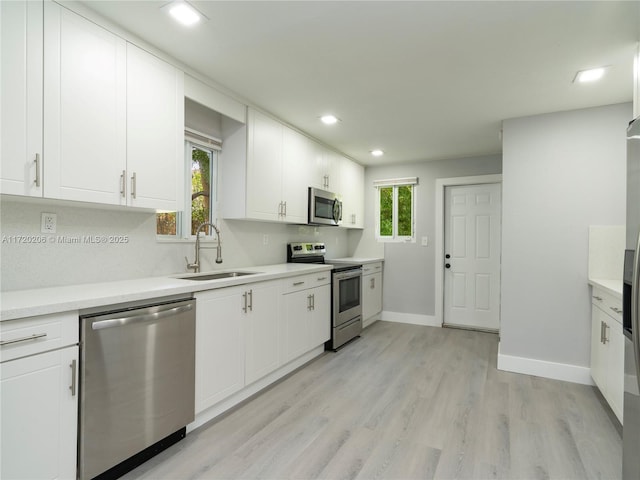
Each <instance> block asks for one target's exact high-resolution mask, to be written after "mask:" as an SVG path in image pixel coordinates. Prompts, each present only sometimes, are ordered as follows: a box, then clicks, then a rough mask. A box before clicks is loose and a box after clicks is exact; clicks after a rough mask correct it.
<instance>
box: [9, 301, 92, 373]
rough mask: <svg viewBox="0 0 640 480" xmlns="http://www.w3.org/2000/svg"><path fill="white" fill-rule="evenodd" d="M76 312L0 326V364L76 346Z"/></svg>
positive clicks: (77, 322) (77, 321) (77, 329)
mask: <svg viewBox="0 0 640 480" xmlns="http://www.w3.org/2000/svg"><path fill="white" fill-rule="evenodd" d="M79 329H80V324H79V320H78V312H76V311H74V312H64V313H57V314H53V315H41V316H37V317H29V318H21V319H18V320H8V321H6V322H2V323H0V362H6V361H8V360H14V359H16V358H20V357H24V356H27V355H34V354H36V353H41V352H46V351H49V350H55V349H57V348H61V347H66V346H69V345H74V344H76V343H78V332H79Z"/></svg>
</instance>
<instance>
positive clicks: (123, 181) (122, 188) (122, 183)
mask: <svg viewBox="0 0 640 480" xmlns="http://www.w3.org/2000/svg"><path fill="white" fill-rule="evenodd" d="M126 192H127V171H126V170H122V175H120V195H122V198H125V197H126V196H127V193H126Z"/></svg>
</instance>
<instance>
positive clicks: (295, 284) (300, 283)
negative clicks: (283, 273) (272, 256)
mask: <svg viewBox="0 0 640 480" xmlns="http://www.w3.org/2000/svg"><path fill="white" fill-rule="evenodd" d="M299 285H304V282H293V286H294V287H297V286H299Z"/></svg>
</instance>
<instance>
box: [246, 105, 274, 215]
mask: <svg viewBox="0 0 640 480" xmlns="http://www.w3.org/2000/svg"><path fill="white" fill-rule="evenodd" d="M248 120H249V133H248V146H247V192H246V195H247V217H248V218H253V219H257V220H276V221H277V220H280V219H281V215H280V212H281V203H282V201H283V200H282V135H283V126H282V124H280V123H278V122H277V121H275V120H273V119H271V118H269V117H267V116H265V115H263V114H261V113H259V112H256V111H255V110H249V118H248Z"/></svg>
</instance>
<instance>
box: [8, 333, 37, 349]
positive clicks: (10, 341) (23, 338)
mask: <svg viewBox="0 0 640 480" xmlns="http://www.w3.org/2000/svg"><path fill="white" fill-rule="evenodd" d="M46 336H47V334H46V333H34V334H33V335H29V336H28V337H20V338H15V339H13V340H3V341H1V342H0V347H4V346H5V345H11V344H12V343H20V342H30V341H31V340H37V339H38V338H44V337H46Z"/></svg>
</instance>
